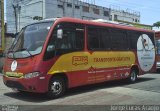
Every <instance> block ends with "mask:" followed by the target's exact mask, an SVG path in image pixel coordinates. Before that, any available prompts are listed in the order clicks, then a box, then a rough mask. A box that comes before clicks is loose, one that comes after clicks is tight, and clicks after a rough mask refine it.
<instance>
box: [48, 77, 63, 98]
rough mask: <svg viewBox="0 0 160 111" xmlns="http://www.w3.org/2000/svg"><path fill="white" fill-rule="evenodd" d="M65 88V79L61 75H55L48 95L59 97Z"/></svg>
mask: <svg viewBox="0 0 160 111" xmlns="http://www.w3.org/2000/svg"><path fill="white" fill-rule="evenodd" d="M65 90H66V85H65V81H64V79H63V78H61V77H53V79H52V80H51V82H50V85H49V91H48V93H47V95H48V97H49V98H58V97H60V96H62V95H63V94H64V92H65Z"/></svg>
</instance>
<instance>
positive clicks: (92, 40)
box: [88, 27, 100, 50]
mask: <svg viewBox="0 0 160 111" xmlns="http://www.w3.org/2000/svg"><path fill="white" fill-rule="evenodd" d="M99 47H100V41H99V31H98V28H95V27H88V48H89V49H90V50H95V49H99Z"/></svg>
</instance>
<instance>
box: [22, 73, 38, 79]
mask: <svg viewBox="0 0 160 111" xmlns="http://www.w3.org/2000/svg"><path fill="white" fill-rule="evenodd" d="M39 75H40V73H39V72H32V73H28V74H25V75H24V78H26V79H29V78H34V77H37V76H39Z"/></svg>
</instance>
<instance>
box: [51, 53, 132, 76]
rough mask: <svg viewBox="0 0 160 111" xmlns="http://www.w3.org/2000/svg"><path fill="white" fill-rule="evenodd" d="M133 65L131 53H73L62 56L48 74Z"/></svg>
mask: <svg viewBox="0 0 160 111" xmlns="http://www.w3.org/2000/svg"><path fill="white" fill-rule="evenodd" d="M133 64H135V54H134V53H133V52H131V51H116V52H114V51H108V52H103V51H97V52H94V53H92V54H90V53H89V52H74V53H69V54H64V55H62V56H61V57H60V58H59V59H58V60H57V61H56V63H55V64H54V65H53V66H52V68H51V69H50V70H49V72H48V74H55V73H62V72H71V71H82V70H88V69H89V68H90V67H93V68H112V67H123V66H127V67H129V66H131V65H133Z"/></svg>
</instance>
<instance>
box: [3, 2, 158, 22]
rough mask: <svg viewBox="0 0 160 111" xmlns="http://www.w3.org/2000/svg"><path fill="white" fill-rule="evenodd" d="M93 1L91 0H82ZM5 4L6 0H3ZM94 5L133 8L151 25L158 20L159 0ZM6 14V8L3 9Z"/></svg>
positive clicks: (142, 20)
mask: <svg viewBox="0 0 160 111" xmlns="http://www.w3.org/2000/svg"><path fill="white" fill-rule="evenodd" d="M83 1H90V2H91V1H93V0H83ZM4 2H5V4H6V0H4ZM95 3H96V5H100V6H104V7H108V8H110V7H113V6H114V7H119V8H120V9H123V10H126V9H130V10H135V11H139V12H140V14H141V19H140V23H141V24H146V25H153V23H155V22H157V21H160V0H95ZM5 14H6V10H5Z"/></svg>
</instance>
